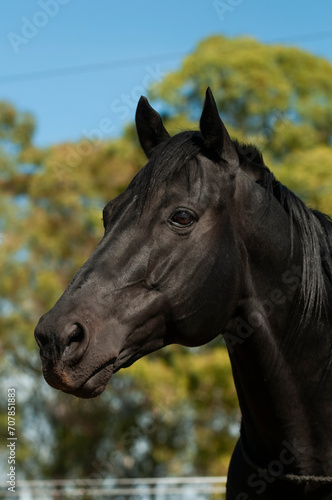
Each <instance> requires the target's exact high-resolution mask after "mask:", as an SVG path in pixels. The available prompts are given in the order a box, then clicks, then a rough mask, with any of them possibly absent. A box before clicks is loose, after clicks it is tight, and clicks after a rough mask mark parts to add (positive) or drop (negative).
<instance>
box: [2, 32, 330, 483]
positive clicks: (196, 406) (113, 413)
mask: <svg viewBox="0 0 332 500" xmlns="http://www.w3.org/2000/svg"><path fill="white" fill-rule="evenodd" d="M308 68H310V72H308ZM208 85H210V86H211V88H212V90H213V92H214V94H215V96H216V100H217V103H218V106H219V109H220V110H221V112H222V117H223V118H224V120H225V123H226V126H227V127H228V128H229V129H230V131H231V134H232V135H233V136H234V137H237V138H238V139H239V140H242V141H245V142H252V143H254V144H256V145H257V146H259V147H260V148H261V150H262V151H263V153H264V157H265V161H266V163H267V164H268V166H269V167H270V168H271V169H272V170H273V171H274V173H275V174H276V175H277V177H278V178H280V180H282V181H283V182H284V183H285V184H286V185H288V186H289V187H290V188H291V189H294V190H295V191H296V192H297V193H298V194H299V195H300V196H301V197H302V198H303V199H304V200H305V201H307V202H308V203H309V204H310V205H311V206H313V207H317V208H319V209H321V210H323V211H325V212H327V213H330V214H331V213H332V202H331V200H332V196H331V189H332V150H331V146H330V144H331V130H332V126H331V125H332V108H331V106H332V105H331V103H332V66H331V65H330V64H329V63H328V62H327V61H325V60H323V59H320V58H318V57H314V56H313V55H311V54H308V53H306V52H303V51H301V50H299V49H295V48H287V47H284V46H280V45H276V46H273V45H263V44H260V43H259V42H257V41H255V40H252V39H249V38H236V39H227V38H225V37H222V36H215V37H211V38H208V39H206V40H204V41H202V42H201V43H200V44H199V45H198V47H197V49H196V50H195V51H194V52H193V53H192V54H191V55H190V56H188V57H187V58H186V59H185V60H184V61H183V65H182V67H181V68H180V69H179V70H178V71H176V72H173V73H170V74H169V75H167V76H166V77H165V79H164V80H163V81H162V82H160V83H159V84H156V85H154V86H153V88H151V92H150V96H151V97H152V98H157V99H158V100H162V101H163V102H164V103H165V113H164V114H165V122H166V125H167V128H168V129H169V131H170V133H172V134H173V133H176V132H178V131H180V130H182V129H187V128H197V119H198V118H199V114H200V111H201V105H202V101H203V98H204V94H205V90H206V87H207V86H208ZM33 129H34V124H33V119H32V118H31V116H29V115H27V114H24V113H20V112H18V111H17V110H15V109H14V108H13V107H12V106H11V105H9V104H7V103H1V104H0V189H1V198H0V209H1V218H0V261H1V277H0V341H1V343H0V356H1V374H2V388H4V389H5V387H6V386H7V384H9V383H11V384H12V383H15V386H16V388H17V394H18V401H19V404H18V419H19V420H18V422H19V426H20V429H21V445H20V446H21V448H20V454H19V457H18V460H19V462H20V470H21V472H22V473H24V474H26V475H27V476H28V477H38V478H42V477H45V478H47V477H49V478H57V477H64V476H66V477H74V476H76V477H91V478H93V477H95V478H96V477H106V476H107V475H114V476H132V477H133V476H136V475H140V476H144V475H156V474H186V473H195V474H208V475H213V474H216V475H219V474H223V473H225V472H226V470H227V465H228V463H229V458H230V453H231V450H232V448H233V446H234V442H235V438H236V432H237V426H238V422H239V411H238V406H237V400H236V394H235V389H234V384H233V381H232V374H231V368H230V365H229V362H228V358H227V353H226V350H225V348H224V347H223V345H222V344H221V342H220V340H218V339H217V340H216V341H215V342H214V343H212V344H210V345H208V346H206V347H202V348H199V349H194V350H190V349H185V348H179V347H177V346H173V347H168V348H166V349H164V350H163V351H161V352H158V353H155V354H153V355H150V356H148V357H147V358H145V359H142V360H140V361H138V362H137V363H135V364H134V365H133V366H132V367H131V368H130V369H129V370H125V371H123V372H120V373H119V374H117V375H116V376H115V377H114V379H113V380H112V381H111V383H110V387H109V389H108V390H107V391H106V392H105V393H104V394H103V395H102V396H101V397H100V398H98V399H97V400H94V401H89V402H87V401H81V400H76V399H74V398H72V397H69V396H66V395H63V394H60V393H58V392H56V391H54V390H52V389H50V388H48V387H47V386H46V384H45V382H44V381H43V379H42V377H41V374H40V362H39V358H38V352H37V346H36V344H35V342H34V338H33V329H34V326H35V324H36V322H37V320H38V318H39V316H41V315H42V314H43V313H44V312H45V311H47V310H48V309H49V308H50V307H52V305H53V304H54V302H55V301H56V300H57V298H58V297H59V296H60V294H61V293H62V291H63V290H64V289H65V287H66V286H67V284H68V283H69V281H70V279H71V278H72V276H73V274H74V272H75V271H76V270H77V269H78V268H79V267H80V266H81V265H82V264H83V262H84V261H85V260H86V259H87V258H88V256H89V255H90V254H91V252H92V250H93V249H94V248H95V246H96V245H97V243H98V241H99V240H100V238H101V236H102V233H103V229H102V223H101V210H102V208H103V206H104V204H105V203H106V202H107V201H109V200H110V199H111V198H113V197H115V196H117V195H118V194H119V193H120V192H122V191H123V189H125V187H126V186H127V184H128V183H129V181H130V180H131V178H132V177H133V176H134V174H135V173H136V172H137V171H138V170H139V168H140V167H141V166H142V165H143V164H144V162H145V159H144V157H143V154H142V152H141V151H140V149H139V147H138V142H137V138H136V136H135V133H134V129H133V127H132V126H129V127H128V128H127V130H126V131H125V133H124V136H123V138H121V139H119V140H116V141H111V142H105V143H101V142H95V143H94V142H90V141H87V140H85V141H81V142H79V143H77V144H72V143H65V144H57V145H54V146H52V147H51V148H49V149H48V150H42V151H41V150H38V149H37V148H35V147H34V146H33V141H32V137H33ZM4 412H5V406H4V407H3V408H1V415H4ZM0 426H1V430H3V432H4V433H5V432H6V429H5V427H6V419H5V418H3V417H1V419H0ZM27 457H29V459H27Z"/></svg>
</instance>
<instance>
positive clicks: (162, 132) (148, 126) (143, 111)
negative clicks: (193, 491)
mask: <svg viewBox="0 0 332 500" xmlns="http://www.w3.org/2000/svg"><path fill="white" fill-rule="evenodd" d="M135 120H136V130H137V135H138V138H139V141H140V143H141V146H142V148H143V151H144V152H145V154H146V156H147V157H148V158H150V156H151V153H152V150H153V149H154V148H155V147H156V146H158V144H160V143H161V142H163V141H165V140H166V139H168V138H169V137H170V135H169V133H168V132H167V130H166V129H165V127H164V125H163V122H162V119H161V116H160V115H159V114H158V113H157V111H155V110H154V109H153V108H152V107H151V106H150V104H149V102H148V100H147V99H146V97H143V96H142V97H141V98H140V100H139V101H138V105H137V110H136V117H135Z"/></svg>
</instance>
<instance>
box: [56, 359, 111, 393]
mask: <svg viewBox="0 0 332 500" xmlns="http://www.w3.org/2000/svg"><path fill="white" fill-rule="evenodd" d="M113 372H114V364H113V363H112V364H111V365H109V366H106V367H105V368H103V369H101V370H100V371H98V372H97V373H94V374H93V375H92V376H91V377H90V378H89V379H88V380H87V381H86V382H85V383H84V384H83V385H82V386H80V387H79V388H78V389H75V390H73V391H71V392H70V394H72V395H73V396H76V397H78V398H82V399H91V398H95V397H97V396H99V395H100V394H101V393H102V392H104V390H105V388H106V385H107V383H108V382H109V380H110V379H111V377H112V375H113ZM66 392H67V391H66Z"/></svg>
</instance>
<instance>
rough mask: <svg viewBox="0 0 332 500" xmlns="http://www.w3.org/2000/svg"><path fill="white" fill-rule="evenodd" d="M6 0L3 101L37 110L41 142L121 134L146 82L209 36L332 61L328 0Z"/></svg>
mask: <svg viewBox="0 0 332 500" xmlns="http://www.w3.org/2000/svg"><path fill="white" fill-rule="evenodd" d="M3 3H4V2H3ZM5 3H6V6H5V7H2V12H1V16H0V40H1V42H0V60H1V66H0V100H7V101H10V102H11V103H13V104H14V105H15V106H16V107H17V108H18V109H20V110H22V111H29V112H31V113H33V115H34V116H35V118H36V121H37V131H36V135H35V142H36V143H37V144H38V145H40V146H47V145H48V144H51V143H55V142H61V141H65V140H77V139H79V138H82V137H84V136H91V137H93V136H94V134H102V136H103V138H107V137H111V136H114V135H118V134H119V133H120V132H121V130H122V127H123V126H124V125H125V124H126V123H127V122H128V121H130V120H132V119H133V118H134V113H135V106H136V101H137V99H138V97H139V95H140V93H144V89H145V88H146V87H147V86H148V85H149V83H150V82H152V81H155V80H156V79H159V78H162V75H163V74H165V73H167V72H168V71H171V70H173V69H176V68H178V67H179V65H180V64H181V60H182V59H183V57H185V55H186V54H188V53H189V52H191V51H192V50H193V49H194V48H195V46H196V45H197V43H198V42H199V41H200V40H201V39H202V38H205V37H208V36H210V35H212V34H224V35H228V36H239V35H251V36H253V37H255V38H257V39H259V40H261V41H262V42H266V43H273V42H282V43H285V44H292V45H297V46H299V47H302V48H304V49H305V50H308V51H310V52H312V53H315V54H317V55H320V56H323V57H325V58H327V59H329V60H330V61H331V62H332V27H331V19H332V16H331V14H332V3H331V0H320V2H314V1H312V0H292V1H289V0H279V1H272V0H265V1H264V2H263V1H262V0H220V1H219V2H215V1H213V0H208V1H206V0H184V1H182V2H181V1H179V0H168V1H166V2H165V1H164V2H162V1H154V2H153V1H149V0H139V1H134V0H127V1H117V2H116V1H112V0H94V1H92V0H13V1H12V2H5ZM217 4H218V5H219V8H217V7H216V5H217ZM220 57H222V54H220ZM112 61H113V63H112ZM59 69H63V72H61V74H59V72H58V70H59ZM54 70H55V72H54ZM73 71H74V72H75V73H73ZM309 71H310V68H308V72H309ZM96 131H98V132H96Z"/></svg>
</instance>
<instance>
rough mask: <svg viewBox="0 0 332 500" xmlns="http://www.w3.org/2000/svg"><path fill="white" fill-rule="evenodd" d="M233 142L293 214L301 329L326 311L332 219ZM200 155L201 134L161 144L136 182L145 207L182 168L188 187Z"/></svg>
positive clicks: (243, 161) (254, 152)
mask: <svg viewBox="0 0 332 500" xmlns="http://www.w3.org/2000/svg"><path fill="white" fill-rule="evenodd" d="M233 143H234V146H235V148H236V150H237V153H238V155H239V158H240V165H241V168H242V169H243V170H244V171H245V172H246V173H248V174H249V175H250V176H251V177H252V178H253V179H254V181H255V182H256V183H257V184H259V185H260V186H262V187H263V188H265V189H266V190H267V192H268V193H270V195H271V196H273V197H274V198H276V199H277V200H278V202H279V203H280V205H281V206H282V207H283V208H284V210H285V211H286V213H287V214H288V215H289V219H290V225H291V241H293V238H294V235H295V233H297V234H298V236H299V238H300V243H301V248H302V252H303V255H302V261H303V262H302V265H303V271H302V282H301V287H300V291H299V310H301V317H300V319H299V322H298V324H299V328H300V327H304V326H307V325H309V324H310V321H311V320H312V319H317V318H319V317H320V316H321V314H322V312H323V311H324V310H327V305H328V304H327V300H328V297H327V289H326V286H327V283H326V279H327V280H328V282H329V283H330V286H332V220H331V218H330V217H329V216H327V215H324V214H323V213H321V212H319V211H318V210H313V209H311V208H309V207H307V206H306V205H305V204H304V203H303V201H301V200H300V198H298V197H297V196H296V194H295V193H293V192H292V191H291V190H290V189H288V188H287V187H286V186H284V185H283V184H282V183H281V182H280V181H278V180H277V179H276V178H275V176H274V175H273V173H272V172H271V171H270V170H269V168H268V167H267V166H266V165H265V163H264V160H263V156H262V154H261V153H260V152H259V150H258V149H257V148H256V147H255V146H252V145H250V144H249V145H246V144H241V143H239V142H238V141H236V140H234V141H233ZM199 153H201V154H203V155H205V156H209V155H208V152H207V151H206V150H205V147H204V140H203V137H202V135H201V133H200V132H192V131H187V132H181V133H179V134H177V135H175V136H173V137H171V138H169V139H167V140H166V141H164V142H163V143H162V144H160V145H159V146H157V147H156V148H155V149H154V151H153V154H152V156H151V158H150V160H149V162H148V163H147V164H146V166H145V168H144V169H142V170H141V171H140V172H139V175H138V176H137V177H136V178H135V179H134V180H133V181H132V182H133V183H134V184H135V194H137V197H136V200H137V203H138V205H140V207H141V209H142V208H143V206H144V205H145V203H146V201H147V200H148V199H149V193H151V192H153V191H154V190H155V189H158V188H159V187H161V186H162V185H163V184H166V187H167V185H170V183H171V181H172V178H173V177H174V175H175V174H176V173H178V172H179V171H180V170H181V169H183V168H184V169H185V171H186V173H187V182H188V189H190V178H191V176H190V168H189V163H190V164H191V165H192V162H193V161H195V158H196V156H197V155H198V154H199ZM196 162H197V160H196ZM198 171H200V169H198Z"/></svg>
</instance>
